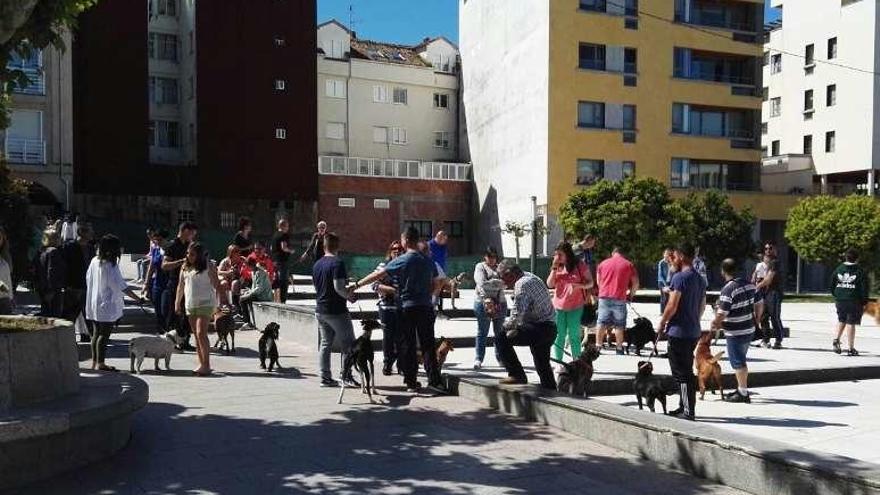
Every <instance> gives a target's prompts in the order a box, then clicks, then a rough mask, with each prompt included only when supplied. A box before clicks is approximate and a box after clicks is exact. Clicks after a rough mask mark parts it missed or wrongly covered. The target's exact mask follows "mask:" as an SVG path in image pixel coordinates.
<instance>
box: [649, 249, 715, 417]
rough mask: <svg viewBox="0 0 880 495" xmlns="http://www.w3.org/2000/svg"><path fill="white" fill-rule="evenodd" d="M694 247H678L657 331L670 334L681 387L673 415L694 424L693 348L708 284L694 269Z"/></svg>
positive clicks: (671, 358)
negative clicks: (666, 300)
mask: <svg viewBox="0 0 880 495" xmlns="http://www.w3.org/2000/svg"><path fill="white" fill-rule="evenodd" d="M693 260H694V248H693V247H692V246H691V245H689V244H682V245H680V246H679V247H677V248H675V251H674V252H673V254H672V263H673V265H674V266H675V275H673V276H672V282H671V283H670V284H669V301H668V302H667V303H666V310H665V311H663V316H662V317H661V318H660V323H659V324H658V325H657V332H658V333H660V334H662V333H667V334H668V335H669V346H668V349H669V350H668V353H669V368H670V369H671V371H672V377H673V378H674V379H675V381H676V382H677V383H678V386H679V394H680V398H679V406H678V409H676V410H674V411H670V412H669V415H670V416H676V417H678V418H682V419H688V420H691V421H693V420H694V416H695V414H696V413H695V406H696V399H697V387H696V383H695V379H694V349H696V347H697V340H698V339H699V338H700V317H702V315H703V311H705V309H706V282H705V281H703V277H701V276H700V274H699V273H697V271H696V270H694V267H693V265H692V263H693Z"/></svg>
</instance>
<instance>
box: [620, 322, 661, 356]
mask: <svg viewBox="0 0 880 495" xmlns="http://www.w3.org/2000/svg"><path fill="white" fill-rule="evenodd" d="M623 335H624V339H625V340H626V349H625V350H626V353H627V354H629V348H630V347H631V346H632V347H635V348H636V356H641V355H642V348H644V347H645V344H647V343H649V342H652V343H653V344H654V350H653V351H652V352H651V355H657V332H656V331H655V330H654V325H653V324H651V320H649V319H647V318H644V317H641V316H640V317H638V318H636V319H635V325H633V326H631V327H630V328H627V329H625V330H624V331H623Z"/></svg>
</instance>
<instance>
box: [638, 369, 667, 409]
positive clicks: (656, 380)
mask: <svg viewBox="0 0 880 495" xmlns="http://www.w3.org/2000/svg"><path fill="white" fill-rule="evenodd" d="M633 392H635V394H636V401H637V402H638V403H639V410H641V409H642V398H643V397H644V399H645V402H646V403H647V405H648V409H649V410H650V411H651V412H654V401H655V400H657V401H659V402H660V405H661V406H663V414H666V390H665V389H664V388H663V380H661V379H660V377H657V376H654V365H653V364H651V362H650V361H639V368H638V371H637V372H636V378H635V380H633Z"/></svg>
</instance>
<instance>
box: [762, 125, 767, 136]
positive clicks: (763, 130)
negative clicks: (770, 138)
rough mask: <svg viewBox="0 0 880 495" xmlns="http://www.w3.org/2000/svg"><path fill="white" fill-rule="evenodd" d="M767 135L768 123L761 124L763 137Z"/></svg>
mask: <svg viewBox="0 0 880 495" xmlns="http://www.w3.org/2000/svg"><path fill="white" fill-rule="evenodd" d="M765 134H767V123H766V122H761V135H762V136H763V135H765Z"/></svg>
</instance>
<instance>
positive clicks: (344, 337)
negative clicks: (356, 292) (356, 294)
mask: <svg viewBox="0 0 880 495" xmlns="http://www.w3.org/2000/svg"><path fill="white" fill-rule="evenodd" d="M315 319H317V320H318V335H320V337H321V338H320V344H319V348H318V366H319V368H320V369H321V380H325V381H326V380H332V379H333V375H332V374H331V372H330V352H331V349H332V346H333V341H334V340H335V341H336V342H338V343H339V348H340V349H341V350H342V353H341V354H342V355H341V356H340V357H339V371H340V373H341V372H342V368H343V366H344V364H345V358H346V357H348V351H349V349H351V344H352V342H354V328H353V326H352V324H351V316H350V315H349V313H348V311H346V312H345V313H342V314H338V315H325V314H321V313H315ZM342 378H345V377H344V376H343V377H342Z"/></svg>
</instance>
